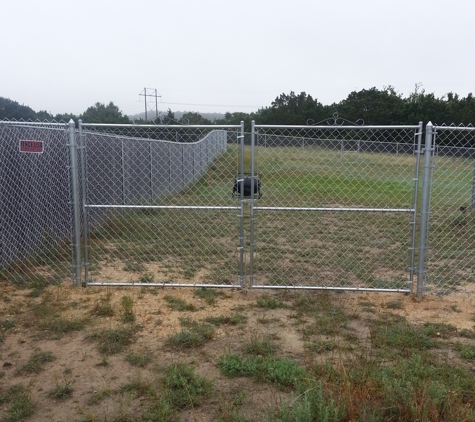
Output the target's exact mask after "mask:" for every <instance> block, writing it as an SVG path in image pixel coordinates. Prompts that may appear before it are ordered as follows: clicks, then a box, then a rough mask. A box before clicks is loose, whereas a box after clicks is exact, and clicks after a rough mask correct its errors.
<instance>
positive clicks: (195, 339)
mask: <svg viewBox="0 0 475 422" xmlns="http://www.w3.org/2000/svg"><path fill="white" fill-rule="evenodd" d="M180 323H181V325H182V326H184V327H187V328H188V329H187V330H181V331H180V332H178V333H176V334H173V335H171V336H169V337H168V338H167V340H166V342H165V344H166V345H167V346H168V347H170V348H172V349H178V350H184V349H193V348H195V347H200V346H203V345H204V344H205V343H207V342H208V341H210V340H211V339H212V338H213V335H214V329H213V327H212V326H211V325H209V324H206V323H200V322H193V321H191V320H190V319H189V318H185V319H181V320H180Z"/></svg>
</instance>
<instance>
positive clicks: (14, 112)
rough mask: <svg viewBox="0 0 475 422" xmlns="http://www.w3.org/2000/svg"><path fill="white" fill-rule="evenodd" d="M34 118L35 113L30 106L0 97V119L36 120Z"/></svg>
mask: <svg viewBox="0 0 475 422" xmlns="http://www.w3.org/2000/svg"><path fill="white" fill-rule="evenodd" d="M36 118H37V116H36V113H35V112H34V111H33V110H32V109H31V108H30V107H28V106H25V105H20V104H19V103H17V102H16V101H12V100H10V99H9V98H3V97H0V119H10V120H36Z"/></svg>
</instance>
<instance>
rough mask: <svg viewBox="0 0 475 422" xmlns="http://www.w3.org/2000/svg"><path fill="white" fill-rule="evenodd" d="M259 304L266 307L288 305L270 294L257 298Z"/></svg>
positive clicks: (273, 307)
mask: <svg viewBox="0 0 475 422" xmlns="http://www.w3.org/2000/svg"><path fill="white" fill-rule="evenodd" d="M257 306H258V307H259V308H264V309H277V308H287V305H286V304H285V303H284V302H281V301H279V300H277V299H276V298H274V297H269V296H263V297H261V298H259V299H257Z"/></svg>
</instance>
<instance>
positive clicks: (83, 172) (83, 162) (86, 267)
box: [79, 120, 89, 285]
mask: <svg viewBox="0 0 475 422" xmlns="http://www.w3.org/2000/svg"><path fill="white" fill-rule="evenodd" d="M79 149H80V151H81V154H80V156H81V185H82V220H83V266H84V284H85V285H87V282H88V279H89V250H88V245H87V235H88V226H87V224H88V221H87V217H88V215H87V208H86V204H87V174H86V143H85V140H84V134H83V132H82V120H79Z"/></svg>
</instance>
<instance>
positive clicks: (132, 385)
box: [120, 378, 153, 397]
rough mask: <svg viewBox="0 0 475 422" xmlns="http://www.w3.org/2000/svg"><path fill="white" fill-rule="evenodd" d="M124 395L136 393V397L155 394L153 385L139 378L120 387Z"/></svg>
mask: <svg viewBox="0 0 475 422" xmlns="http://www.w3.org/2000/svg"><path fill="white" fill-rule="evenodd" d="M120 391H121V392H122V393H134V394H135V396H136V397H141V396H149V395H152V394H153V389H152V387H151V385H150V384H149V383H147V382H145V381H143V380H141V379H139V378H137V379H135V380H134V381H132V382H129V383H127V384H124V385H123V386H122V387H120Z"/></svg>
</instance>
